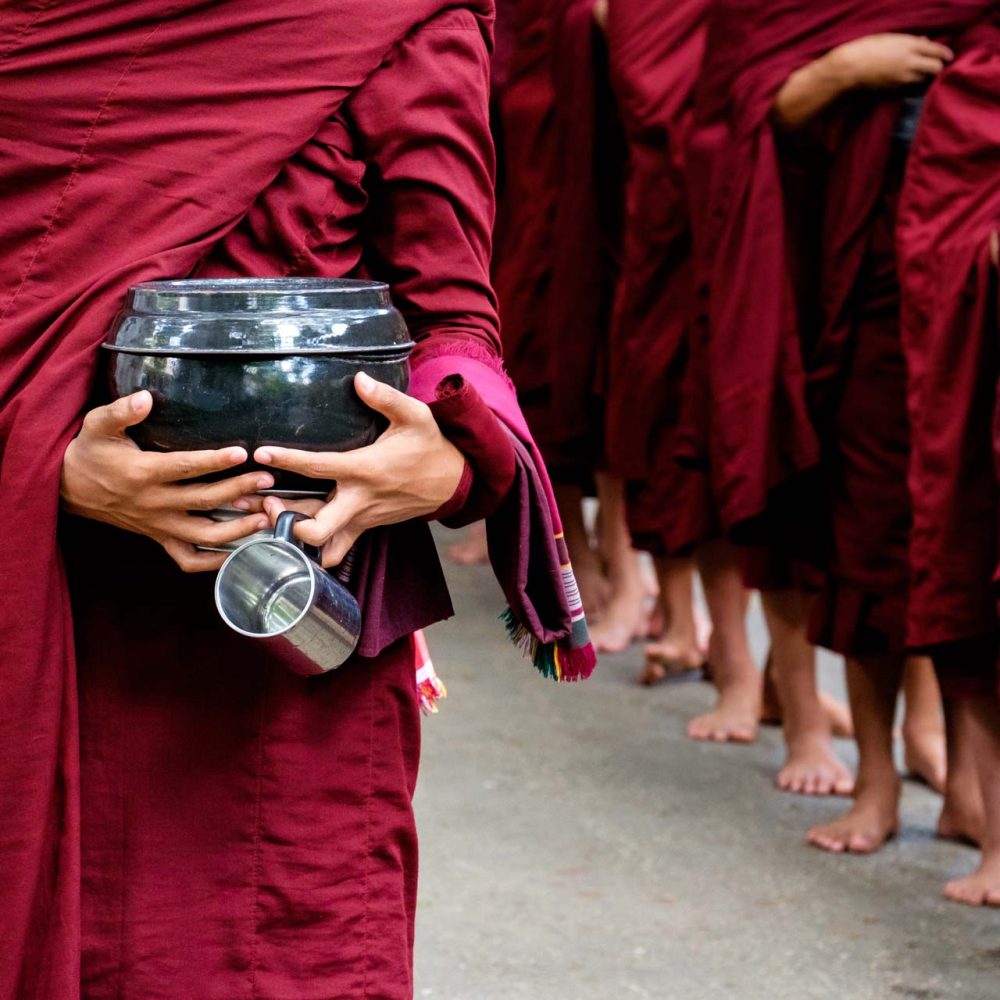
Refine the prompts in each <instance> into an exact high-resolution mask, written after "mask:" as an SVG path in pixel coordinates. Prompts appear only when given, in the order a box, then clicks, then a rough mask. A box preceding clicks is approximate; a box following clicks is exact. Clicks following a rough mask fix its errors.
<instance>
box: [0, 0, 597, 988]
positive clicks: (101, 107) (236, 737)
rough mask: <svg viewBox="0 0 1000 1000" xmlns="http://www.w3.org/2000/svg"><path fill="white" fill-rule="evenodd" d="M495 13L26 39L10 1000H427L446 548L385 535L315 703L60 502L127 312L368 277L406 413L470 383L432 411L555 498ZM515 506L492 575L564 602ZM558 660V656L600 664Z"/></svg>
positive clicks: (16, 286)
mask: <svg viewBox="0 0 1000 1000" xmlns="http://www.w3.org/2000/svg"><path fill="white" fill-rule="evenodd" d="M488 16H489V6H488V5H487V4H485V3H484V4H483V5H482V6H481V7H480V6H473V5H468V6H463V7H457V8H456V7H445V5H443V4H441V3H440V2H438V0H423V2H417V3H413V4H408V5H401V4H393V3H373V2H370V0H369V2H364V3H361V2H356V0H339V2H337V3H334V4H330V3H324V4H320V3H315V2H310V0H306V2H298V3H295V4H290V3H285V2H283V0H278V2H275V0H270V2H268V3H263V2H258V0H242V2H240V3H220V4H214V5H211V6H210V7H208V8H206V7H205V6H204V5H197V4H186V3H181V4H177V3H175V4H173V5H169V6H165V5H164V4H162V3H160V2H158V0H135V2H130V3H119V4H115V5H111V6H108V5H99V6H97V7H95V6H94V5H93V4H87V3H82V2H78V0H74V2H70V3H64V4H60V5H58V7H53V6H51V5H43V6H32V7H31V8H28V7H23V8H21V9H20V10H19V11H18V12H17V14H16V15H13V16H11V17H8V18H7V19H6V21H5V23H4V25H3V28H2V38H0V51H2V53H3V56H2V61H0V89H2V91H3V93H4V101H3V108H2V111H0V136H2V142H3V146H4V148H5V154H6V155H5V156H4V157H3V158H2V159H0V194H2V197H3V201H4V208H5V211H4V216H3V220H2V223H0V227H2V234H0V235H2V246H3V253H4V264H5V267H4V268H3V273H2V276H0V350H2V361H3V363H2V366H0V403H2V409H0V455H2V466H0V485H2V490H0V496H2V498H3V499H2V501H0V503H2V514H3V520H4V525H5V530H4V532H3V535H2V538H0V565H2V566H3V572H4V585H3V590H4V593H5V594H6V595H11V594H16V595H17V599H16V601H13V600H9V599H8V600H5V601H4V602H2V605H0V662H2V664H3V671H2V673H0V798H2V800H3V802H4V817H5V818H4V822H3V824H2V828H0V898H2V900H3V906H2V908H0V940H2V941H3V948H2V949H0V996H4V997H8V996H9V997H14V996H17V997H24V998H28V997H37V998H45V1000H51V998H58V1000H63V998H66V1000H69V998H72V997H76V996H80V995H81V982H82V984H83V985H82V995H83V996H86V997H95V998H96V997H112V996H114V997H129V998H132V997H134V998H141V1000H155V998H157V997H164V998H166V997H170V998H174V997H179V996H184V997H199V998H202V997H204V998H210V997H211V998H220V1000H221V998H226V1000H230V998H237V997H248V998H249V997H275V998H277V997H291V996H294V997H296V998H310V997H315V998H320V997H323V998H329V997H333V996H336V997H338V998H348V997H358V998H360V997H380V998H381V997H385V998H390V997H391V998H405V997H409V996H411V995H412V980H411V948H412V927H413V911H414V893H415V877H416V842H415V835H414V829H413V818H412V812H411V808H410V796H411V794H412V790H413V782H414V779H415V773H416V766H417V759H418V751H419V728H418V708H417V692H416V687H415V682H414V654H413V649H412V644H411V640H410V638H409V635H410V633H411V632H412V631H413V630H414V629H415V628H418V627H420V626H421V625H423V624H428V623H430V622H431V621H434V620H436V619H439V618H441V617H444V616H446V615H447V614H449V613H450V603H449V601H448V598H447V594H446V592H445V591H444V589H443V586H442V578H441V576H440V568H439V566H438V564H437V561H436V556H435V555H434V552H433V546H432V544H430V543H429V539H428V536H427V529H426V527H425V526H422V525H419V524H414V523H412V522H411V523H409V524H404V525H399V526H395V527H393V528H391V529H378V530H376V531H372V532H369V533H368V534H367V535H366V536H364V537H363V538H362V540H361V543H359V552H360V553H361V557H360V558H359V566H361V567H362V568H361V569H360V570H359V571H358V572H357V573H356V574H355V576H354V578H352V580H351V585H352V587H353V589H354V590H355V593H356V594H358V596H359V599H360V600H361V601H362V604H363V607H364V613H365V631H364V633H363V635H362V640H361V646H360V650H359V651H360V655H359V656H358V657H356V658H355V659H354V660H352V662H351V663H350V664H348V665H346V666H345V667H343V668H341V669H340V670H339V671H336V672H334V673H333V674H332V675H328V676H325V677H321V678H314V679H310V680H306V679H303V678H301V677H297V676H295V675H293V674H291V673H290V672H288V671H287V670H285V669H284V667H283V666H282V665H281V664H280V662H277V661H276V660H275V658H274V657H273V656H272V655H269V654H268V653H266V652H265V651H264V650H263V649H261V648H259V647H257V646H256V645H255V644H254V643H252V642H246V641H241V640H240V639H239V638H238V637H237V636H236V635H235V634H234V633H231V632H230V631H229V630H227V629H226V628H225V627H224V626H222V624H221V623H220V622H219V621H218V620H217V617H216V615H215V612H214V610H213V608H212V599H211V585H212V581H211V579H210V578H209V577H206V576H203V575H202V576H193V577H188V576H184V575H183V574H182V573H181V572H180V571H179V570H178V569H177V568H176V566H175V565H174V564H173V563H172V561H171V560H170V559H169V558H168V557H167V556H166V555H165V554H164V552H163V551H162V550H161V549H160V548H159V546H157V545H156V544H155V543H153V542H151V541H149V540H148V539H145V538H141V537H139V536H133V535H129V534H126V533H123V532H120V531H117V530H113V529H110V528H107V527H105V526H102V525H98V524H96V523H93V522H83V521H80V520H79V519H73V518H70V519H67V521H66V524H65V525H64V530H63V536H62V548H63V553H62V554H61V553H60V548H59V547H58V546H57V545H56V522H57V513H58V481H59V469H60V465H61V458H62V454H63V452H64V450H65V447H66V444H67V442H68V441H69V439H70V438H71V437H72V435H73V434H74V433H75V431H76V428H77V427H78V426H79V421H80V415H81V413H82V412H83V411H84V409H85V408H86V407H87V405H88V398H89V397H90V395H91V391H92V388H93V385H94V382H95V375H96V368H97V364H98V360H99V353H100V352H99V351H98V345H99V344H100V342H101V341H102V339H103V338H104V335H105V333H106V331H107V329H108V327H109V324H110V323H111V320H112V318H113V316H114V314H115V312H116V311H117V309H118V308H119V307H120V305H121V302H122V300H123V296H124V294H125V291H126V289H127V287H128V286H129V285H130V284H133V283H134V282H136V281H140V280H147V279H157V278H166V277H182V276H185V275H189V274H192V273H200V274H236V275H239V274H292V275H294V274H323V275H351V274H354V275H366V274H371V275H374V276H376V277H381V278H384V279H385V280H387V281H389V283H390V285H391V286H392V293H393V297H394V300H395V302H396V304H397V305H398V306H399V307H400V309H401V310H402V311H403V313H404V314H405V316H406V318H407V321H408V323H409V325H410V329H411V331H412V333H413V334H414V337H415V339H417V340H418V341H419V342H420V347H419V348H418V352H417V356H416V359H415V365H414V376H413V383H414V387H415V389H414V391H415V394H417V395H418V396H419V397H420V398H424V399H426V400H427V401H431V400H432V399H433V395H434V392H433V388H434V386H435V385H437V384H438V383H439V382H440V380H441V379H442V378H444V376H446V375H448V374H449V373H451V372H461V373H462V374H463V375H464V376H465V377H466V379H467V383H466V386H467V388H466V389H463V390H461V391H459V392H458V393H457V394H456V395H455V396H454V398H455V400H457V402H456V403H454V404H452V403H449V402H448V401H447V400H444V401H442V406H443V408H444V409H443V410H442V411H441V413H442V417H441V419H446V417H447V414H446V413H445V411H446V410H448V409H449V408H450V410H452V411H456V410H463V409H464V411H465V412H466V413H467V414H468V413H471V414H473V415H474V418H475V419H474V422H475V423H476V424H477V425H480V426H481V425H483V424H484V422H486V421H489V420H496V418H494V417H493V416H492V414H491V412H490V410H487V409H485V407H484V406H483V404H482V402H481V401H479V402H478V403H477V402H476V398H478V397H474V396H469V395H468V394H469V393H470V392H473V393H474V390H473V389H472V388H471V386H470V385H469V382H471V383H472V384H474V385H475V386H476V387H477V388H479V389H481V390H482V391H483V392H484V393H485V394H486V396H485V398H488V399H489V401H490V406H491V407H492V408H493V410H494V411H495V412H497V413H499V414H501V416H502V418H503V422H504V426H506V427H508V428H510V429H511V433H512V435H513V436H512V437H511V438H510V440H511V441H512V442H513V447H514V449H515V452H513V453H511V454H512V461H513V460H514V458H515V457H516V455H521V456H522V458H520V459H517V461H519V462H520V463H521V464H520V466H519V467H520V468H521V469H522V470H524V471H523V472H522V473H520V477H521V478H520V482H521V484H522V485H521V487H520V490H521V496H522V497H525V496H529V495H530V496H537V495H542V496H545V494H546V488H545V482H544V479H539V478H538V472H537V469H536V467H535V466H534V465H533V464H532V462H531V459H530V454H529V453H528V452H527V451H526V450H525V449H526V447H528V446H527V445H526V444H525V445H522V444H521V443H519V442H520V441H527V439H526V438H524V434H523V429H522V425H521V423H520V416H519V415H518V413H517V411H516V407H515V406H513V405H512V404H511V403H510V402H509V400H510V399H511V398H512V397H511V395H510V390H509V388H508V384H507V383H506V382H505V380H504V376H503V374H502V370H501V368H500V363H499V360H498V342H497V324H496V316H495V310H494V300H493V296H492V292H491V290H490V287H489V282H488V276H487V262H488V256H489V229H490V223H491V221H492V220H491V208H492V202H491V196H490V167H491V148H490V142H489V135H488V122H487V110H486V104H487V101H486V95H487V88H486V80H487V74H488V58H487V38H488ZM304 39H308V40H309V44H308V45H304V44H303V40H304ZM477 407H479V408H478V409H477ZM451 416H452V417H454V418H456V419H459V418H460V417H461V414H460V413H459V414H456V413H454V412H453V413H452V414H451ZM497 426H498V427H499V426H500V424H499V423H497ZM471 449H472V451H475V446H474V445H473V446H471ZM517 449H520V450H519V451H518V450H517ZM508 450H509V448H508ZM470 454H471V452H470ZM524 455H528V458H527V459H525V458H524V457H523V456H524ZM470 461H471V462H472V463H473V465H475V459H474V458H471V457H470ZM525 462H527V464H525ZM542 475H543V474H542ZM532 490H534V493H532ZM539 491H540V493H539ZM512 502H514V503H515V506H514V507H511V506H510V503H509V502H507V501H505V504H507V506H506V508H501V510H504V509H506V510H507V513H506V514H504V519H505V520H504V524H505V525H507V526H508V530H507V531H506V534H505V535H504V536H503V543H504V544H503V545H502V546H501V545H500V544H498V545H497V546H496V548H497V549H498V550H499V549H501V548H502V549H503V550H504V558H505V561H506V564H508V565H510V567H511V569H512V571H517V572H518V573H519V574H520V577H519V578H520V579H522V581H523V580H525V579H527V580H529V585H531V584H530V581H531V580H543V579H544V580H546V581H552V580H557V579H558V577H559V563H560V562H561V561H565V560H564V558H563V559H560V556H561V555H562V553H561V552H559V551H558V549H557V547H556V546H555V545H554V544H553V545H552V557H551V558H538V555H539V553H541V554H542V555H543V557H544V556H545V554H546V553H547V552H548V550H547V549H545V548H544V547H539V546H537V545H535V544H532V545H529V544H528V543H527V542H522V545H523V547H522V546H519V545H518V528H517V526H518V523H520V525H521V530H520V532H519V534H520V537H521V539H524V538H525V535H524V530H525V527H524V526H525V525H526V524H527V523H528V522H527V521H526V520H525V518H526V517H529V519H530V518H534V520H533V521H531V523H532V524H537V523H538V520H537V519H538V517H539V516H541V523H543V525H544V524H545V523H548V524H549V525H550V527H551V521H550V520H547V519H548V517H549V515H548V513H547V511H548V509H549V508H548V507H547V506H542V507H540V508H539V507H538V505H535V507H531V508H530V511H533V512H534V513H530V515H529V513H528V512H529V508H526V507H525V505H524V503H523V502H522V503H520V506H517V501H516V500H515V501H512ZM519 510H520V511H521V512H522V513H521V514H520V522H519V521H518V517H519V515H518V511H519ZM510 525H513V528H512V529H511V528H510ZM526 550H527V551H528V552H530V554H531V562H532V566H533V569H532V571H531V572H528V570H526V569H525V570H524V571H523V572H521V570H522V568H523V567H522V566H521V558H522V556H523V554H524V553H525V551H526ZM495 564H498V563H497V561H496V560H495ZM498 565H499V564H498ZM67 577H68V579H69V582H70V587H71V590H72V605H73V616H72V617H71V614H70V594H69V591H68V590H67V586H66V582H67ZM542 589H544V587H540V590H542ZM551 593H552V594H554V593H555V591H551ZM508 596H509V598H510V599H511V601H512V604H514V605H515V606H516V609H517V611H518V615H513V616H512V622H513V625H517V622H518V617H520V619H521V626H522V627H523V628H526V629H528V628H530V631H531V633H532V634H534V635H535V636H536V637H541V639H542V641H543V642H548V639H550V638H553V639H554V638H555V636H556V635H557V632H560V629H557V630H556V631H551V630H549V629H547V628H546V627H544V622H543V621H541V620H540V617H544V614H543V612H547V613H548V619H549V620H550V621H551V619H552V607H553V605H552V604H551V602H548V603H546V605H545V607H541V606H539V607H540V610H538V612H537V614H536V613H535V609H534V606H533V605H532V604H531V601H530V600H529V601H527V602H526V603H523V604H521V605H518V597H517V594H516V593H515V592H514V591H513V590H512V591H511V592H510V593H509V594H508ZM522 596H524V595H522ZM556 603H557V604H560V603H561V599H560V600H559V601H557V602H556ZM557 617H560V616H558V615H557ZM570 617H571V614H569V613H567V614H566V615H565V616H564V618H565V628H562V629H561V634H564V635H565V634H568V630H569V629H570V627H571V626H570ZM572 618H573V623H572V631H573V634H574V636H577V638H579V637H580V634H581V633H585V628H584V627H583V624H582V617H580V616H579V615H578V614H577V613H572ZM512 627H513V626H512ZM74 646H75V647H76V657H75V656H74ZM559 650H561V652H559V651H556V652H555V653H554V654H553V652H552V648H551V647H550V646H545V649H544V650H542V649H541V647H539V652H538V653H537V654H536V658H538V657H541V658H542V659H544V658H545V657H548V659H547V660H546V661H545V664H541V661H539V662H540V664H541V665H543V666H544V667H545V668H546V669H548V670H549V671H550V672H555V673H556V674H562V675H563V676H565V675H567V674H569V673H570V672H571V671H572V672H575V671H577V669H578V667H579V664H578V663H577V661H576V660H574V659H573V657H574V653H573V651H568V650H566V649H563V647H562V646H560V647H559ZM553 658H554V664H553V663H551V662H550V661H552V660H553ZM590 662H592V660H591V661H590ZM77 667H78V671H79V676H77ZM587 669H589V668H587ZM78 684H79V694H78V692H77V685H78ZM81 845H82V848H81ZM81 942H82V963H81Z"/></svg>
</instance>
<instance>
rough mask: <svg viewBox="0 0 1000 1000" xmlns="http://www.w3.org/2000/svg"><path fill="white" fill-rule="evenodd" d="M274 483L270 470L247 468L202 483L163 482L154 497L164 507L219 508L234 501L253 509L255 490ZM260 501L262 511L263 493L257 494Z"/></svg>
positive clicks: (257, 508)
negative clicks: (167, 484) (249, 470)
mask: <svg viewBox="0 0 1000 1000" xmlns="http://www.w3.org/2000/svg"><path fill="white" fill-rule="evenodd" d="M272 486H274V477H273V476H272V475H271V474H270V473H268V472H247V473H244V474H243V475H242V476H235V477H234V478H232V479H224V480H222V481H221V482H218V483H204V484H202V483H198V484H191V485H188V486H174V485H169V486H162V487H160V488H159V489H158V490H157V491H156V492H154V493H153V500H154V502H156V503H159V504H160V505H161V506H163V507H169V508H171V509H173V510H215V508H216V507H223V506H225V505H226V504H233V505H234V506H236V507H238V509H240V510H245V511H250V510H251V506H250V503H249V502H248V501H249V500H250V499H251V494H255V493H256V492H257V491H258V490H269V489H271V487H272ZM253 499H255V500H256V501H257V503H256V506H255V507H254V508H253V510H254V512H255V513H260V512H261V511H262V510H263V509H264V507H263V499H264V498H263V497H255V498H253Z"/></svg>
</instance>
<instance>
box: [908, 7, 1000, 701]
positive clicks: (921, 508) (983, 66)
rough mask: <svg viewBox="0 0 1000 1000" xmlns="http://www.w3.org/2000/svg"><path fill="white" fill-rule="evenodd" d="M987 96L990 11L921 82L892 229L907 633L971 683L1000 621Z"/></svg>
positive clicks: (998, 54)
mask: <svg viewBox="0 0 1000 1000" xmlns="http://www.w3.org/2000/svg"><path fill="white" fill-rule="evenodd" d="M998 99H1000V18H998V15H997V14H996V13H994V14H993V17H992V19H990V20H988V21H986V22H984V23H983V24H981V25H978V26H977V27H976V28H975V29H974V30H973V31H971V32H970V33H969V37H968V38H967V39H965V40H964V44H963V46H962V49H961V52H960V55H959V57H958V58H957V59H956V60H955V62H954V63H953V64H951V65H950V66H949V67H947V68H946V70H945V71H944V73H942V75H941V77H940V78H939V79H938V80H937V81H936V82H935V83H934V85H933V86H932V87H931V89H930V91H929V92H928V95H927V98H926V101H925V105H924V109H923V113H922V115H921V120H920V126H919V128H918V130H917V135H916V138H915V140H914V145H913V150H912V152H911V154H910V160H909V163H908V164H907V172H906V181H905V184H904V187H903V191H902V193H901V196H900V208H899V223H898V232H897V242H898V247H899V257H900V280H901V285H902V300H903V345H904V349H905V352H906V360H907V367H908V372H909V393H908V401H909V411H910V421H911V426H912V435H913V450H912V456H911V461H910V469H909V485H910V495H911V497H912V502H913V522H914V523H913V532H912V537H911V603H910V609H909V618H908V630H907V638H908V641H909V643H910V644H911V645H913V646H916V647H919V648H923V649H928V650H930V651H931V652H933V653H934V655H935V659H937V660H942V661H943V660H947V661H949V662H953V663H954V666H955V669H956V671H958V672H959V673H962V672H963V671H962V666H961V661H965V664H966V672H967V671H970V670H971V671H972V672H973V673H978V674H979V676H978V677H971V678H966V680H968V681H971V682H972V683H976V684H980V685H981V684H983V683H987V684H988V683H989V679H990V678H995V676H996V674H995V667H996V635H997V632H998V629H1000V621H998V616H997V597H996V586H995V582H996V580H997V579H1000V572H998V563H1000V556H998V552H1000V550H998V541H997V539H998V517H1000V490H998V487H997V475H998V473H997V469H998V468H1000V460H998V456H1000V445H998V444H997V442H998V439H1000V438H998V427H1000V421H998V413H1000V411H998V408H997V399H998V397H997V384H998V378H1000V353H998V352H1000V340H998V335H1000V310H998V305H997V302H998V292H997V287H998V279H997V274H998V271H997V265H996V261H995V256H994V249H993V247H994V241H996V240H997V234H998V233H1000V111H998V110H997V109H998V104H997V102H998ZM946 647H954V649H953V651H952V652H953V655H946V654H947V653H948V650H947V648H946ZM982 650H986V651H988V655H987V657H986V658H985V660H983V659H982V658H981V657H980V656H979V655H978V653H979V652H980V651H982ZM945 673H949V671H945Z"/></svg>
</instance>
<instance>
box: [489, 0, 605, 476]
mask: <svg viewBox="0 0 1000 1000" xmlns="http://www.w3.org/2000/svg"><path fill="white" fill-rule="evenodd" d="M593 6H594V4H593V0H521V2H520V3H519V4H518V6H517V9H516V13H517V21H516V38H517V42H516V45H515V51H514V56H513V60H512V63H511V68H510V73H509V77H508V80H507V84H506V87H505V89H504V92H503V94H502V96H501V101H500V107H501V121H502V134H503V145H504V155H505V181H506V189H505V192H504V197H503V199H502V202H501V212H503V213H504V217H503V218H502V219H501V228H502V235H503V238H502V240H501V241H500V242H499V243H498V246H497V253H496V259H495V262H494V274H495V279H496V286H497V294H498V296H499V300H500V312H501V317H502V319H503V328H504V350H505V355H506V356H507V359H508V365H509V367H510V372H511V376H512V378H513V380H514V383H515V385H516V386H517V389H518V394H519V396H520V398H521V400H522V405H523V406H524V408H525V413H526V415H527V417H528V422H529V424H530V426H531V429H532V432H533V434H534V436H535V438H536V439H537V441H538V444H539V446H540V448H541V450H542V454H543V455H544V457H545V460H546V464H547V465H548V467H549V469H550V471H551V472H552V474H553V476H554V477H555V478H559V479H563V480H567V481H577V482H584V483H586V482H589V480H590V478H591V476H592V473H593V471H594V469H595V468H596V467H597V466H598V465H600V464H601V428H602V426H603V403H602V398H603V381H604V358H605V348H606V337H607V325H608V317H609V312H610V305H611V298H612V294H613V289H614V282H615V280H616V276H617V241H618V231H619V228H620V194H621V178H620V171H621V165H622V143H621V138H620V132H619V129H618V124H617V116H616V115H615V112H614V108H613V100H612V96H611V92H610V86H609V83H608V80H607V66H606V53H605V46H604V43H603V41H602V40H601V38H600V30H599V29H598V27H597V26H596V24H595V23H594V20H593Z"/></svg>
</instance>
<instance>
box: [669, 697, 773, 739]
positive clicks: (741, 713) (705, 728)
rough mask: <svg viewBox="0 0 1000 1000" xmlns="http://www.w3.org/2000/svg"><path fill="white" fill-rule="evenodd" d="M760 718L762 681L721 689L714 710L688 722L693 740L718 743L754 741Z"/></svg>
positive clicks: (689, 732) (688, 730)
mask: <svg viewBox="0 0 1000 1000" xmlns="http://www.w3.org/2000/svg"><path fill="white" fill-rule="evenodd" d="M759 718H760V684H759V683H754V684H742V683H740V684H732V685H730V686H728V687H727V688H725V689H724V690H722V691H720V692H719V700H718V702H716V705H715V708H713V709H712V711H711V712H706V713H705V714H704V715H699V716H698V717H697V718H694V719H692V720H691V721H690V722H689V723H688V727H687V734H688V737H689V738H690V739H692V740H706V741H711V742H714V743H752V742H753V741H754V740H755V739H756V738H757V720H758V719H759Z"/></svg>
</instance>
